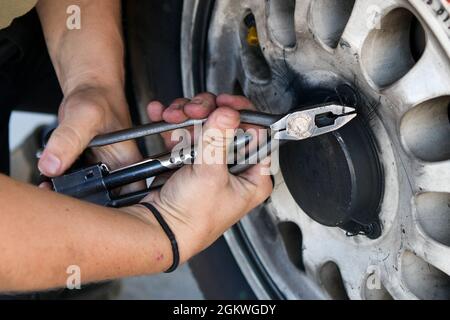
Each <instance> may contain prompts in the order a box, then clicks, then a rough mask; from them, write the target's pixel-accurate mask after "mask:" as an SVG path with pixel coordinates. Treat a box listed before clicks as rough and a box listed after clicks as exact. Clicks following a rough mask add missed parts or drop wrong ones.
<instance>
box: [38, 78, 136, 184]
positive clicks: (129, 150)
mask: <svg viewBox="0 0 450 320" xmlns="http://www.w3.org/2000/svg"><path fill="white" fill-rule="evenodd" d="M58 118H59V126H58V127H57V128H56V130H55V131H54V132H53V134H52V135H51V137H50V139H49V141H48V144H47V146H46V148H45V150H44V152H43V154H42V156H41V159H40V161H39V164H38V166H39V170H40V171H41V172H42V173H43V174H44V175H46V176H48V177H55V176H59V175H62V174H63V173H64V172H65V171H66V170H67V169H69V168H70V167H71V166H72V164H73V163H74V162H75V160H76V159H77V158H78V157H79V156H80V155H81V154H82V153H83V151H84V150H85V149H86V147H87V145H88V144H89V143H90V141H91V140H92V139H93V138H94V137H95V136H97V135H99V134H103V133H108V132H112V131H117V130H121V129H125V128H129V127H130V126H131V118H130V116H129V112H128V106H127V102H126V99H125V96H124V93H123V89H122V88H106V87H96V86H84V87H78V88H76V89H74V90H73V91H71V92H70V93H68V94H67V95H66V97H65V98H64V101H63V102H62V104H61V107H60V109H59V115H58ZM93 155H94V157H93V159H92V160H93V161H95V162H103V163H105V164H107V165H108V166H109V167H110V168H111V169H117V168H119V167H122V166H126V165H130V164H132V163H135V162H138V161H140V160H141V159H142V156H141V154H140V153H139V151H138V148H137V145H136V143H135V142H134V141H126V142H122V143H118V144H114V145H109V146H105V147H101V148H95V149H93Z"/></svg>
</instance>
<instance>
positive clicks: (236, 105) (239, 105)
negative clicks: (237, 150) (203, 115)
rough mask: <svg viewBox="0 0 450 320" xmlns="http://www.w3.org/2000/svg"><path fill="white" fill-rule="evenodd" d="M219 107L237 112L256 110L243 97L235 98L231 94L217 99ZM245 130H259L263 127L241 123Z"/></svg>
mask: <svg viewBox="0 0 450 320" xmlns="http://www.w3.org/2000/svg"><path fill="white" fill-rule="evenodd" d="M216 103H217V107H229V108H233V109H235V110H239V111H241V110H256V107H255V106H254V105H253V103H252V102H251V101H250V100H249V99H247V98H246V97H243V96H235V95H231V94H221V95H219V96H218V97H217V99H216ZM240 127H241V128H243V129H252V128H253V129H259V128H261V127H258V126H255V125H251V124H246V123H241V125H240Z"/></svg>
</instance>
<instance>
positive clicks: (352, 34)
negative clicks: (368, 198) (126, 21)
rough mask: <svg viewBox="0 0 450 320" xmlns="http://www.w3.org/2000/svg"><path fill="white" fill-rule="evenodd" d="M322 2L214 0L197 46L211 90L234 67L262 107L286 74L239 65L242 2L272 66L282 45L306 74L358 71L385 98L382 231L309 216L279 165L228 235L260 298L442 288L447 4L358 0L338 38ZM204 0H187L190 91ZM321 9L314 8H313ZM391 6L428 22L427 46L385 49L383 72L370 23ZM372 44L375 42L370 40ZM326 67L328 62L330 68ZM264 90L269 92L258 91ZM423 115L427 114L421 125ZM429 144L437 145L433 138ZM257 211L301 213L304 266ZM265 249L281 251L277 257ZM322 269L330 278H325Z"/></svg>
mask: <svg viewBox="0 0 450 320" xmlns="http://www.w3.org/2000/svg"><path fill="white" fill-rule="evenodd" d="M321 2H323V1H316V3H315V4H313V1H297V2H296V3H295V14H293V15H290V14H289V12H288V13H287V14H286V11H287V8H289V6H290V5H292V3H293V1H278V2H277V1H267V2H266V3H265V4H262V3H261V2H260V1H256V0H253V1H251V0H249V1H241V2H240V3H233V2H230V1H220V2H216V3H215V9H214V11H213V13H212V17H211V21H213V22H211V25H209V28H210V29H209V38H208V43H207V46H206V47H205V50H204V52H203V53H205V52H208V54H209V58H208V60H207V64H206V68H205V69H206V70H205V76H206V79H207V80H206V84H207V85H206V89H208V90H209V91H212V92H216V93H217V92H224V91H225V92H226V91H229V92H231V91H233V88H232V87H230V84H232V85H234V80H235V79H236V78H238V77H239V76H240V77H241V82H242V83H241V86H242V88H243V90H244V92H245V93H246V94H247V95H249V96H250V98H252V100H253V101H255V103H256V104H257V105H258V106H259V107H261V108H262V109H265V110H268V106H269V105H271V102H276V101H274V100H272V101H270V99H267V97H268V96H269V95H272V94H273V93H274V92H275V91H277V90H280V87H282V85H283V84H279V87H277V86H276V85H274V84H273V83H272V82H271V81H270V80H271V79H269V81H266V79H261V78H258V76H259V75H258V74H256V75H255V73H254V72H253V74H252V72H251V71H249V68H248V66H247V68H246V67H245V65H244V64H245V61H244V62H241V60H242V52H241V51H242V50H241V48H239V45H241V43H239V42H240V41H242V39H240V38H239V37H240V36H239V32H236V30H240V28H241V26H240V24H241V22H242V18H243V14H245V12H247V11H251V12H252V13H253V14H254V16H255V20H256V23H257V26H258V36H259V40H260V43H261V44H262V45H263V46H264V48H265V49H264V53H263V55H264V57H265V60H266V61H269V65H270V66H271V68H272V67H273V65H271V63H273V64H276V63H277V62H278V63H279V62H280V58H279V57H282V58H283V59H282V60H283V63H287V64H292V65H295V64H297V65H296V67H297V69H296V70H299V69H301V71H302V72H303V73H304V74H307V75H308V77H309V78H310V79H309V81H313V78H315V77H316V78H320V79H325V80H324V81H329V82H332V81H333V79H332V76H330V74H332V75H334V74H339V77H342V78H344V79H346V80H347V79H356V80H357V81H358V87H359V88H360V89H361V90H362V91H363V92H364V94H366V95H368V96H370V97H371V98H372V99H373V100H374V101H378V102H379V105H380V106H381V107H380V108H379V109H377V112H376V115H377V117H375V118H374V119H373V122H372V123H371V126H373V128H372V129H373V130H374V131H376V136H377V140H378V142H379V143H380V148H381V149H382V150H383V159H382V163H383V167H384V170H385V171H386V175H385V177H386V181H385V186H386V190H385V192H384V198H383V202H382V208H381V218H382V221H383V225H384V231H383V236H382V237H381V238H379V239H377V240H375V241H368V240H367V239H363V238H361V237H354V238H352V239H348V238H345V235H344V234H343V232H342V231H341V230H339V229H335V228H326V227H324V226H322V225H319V224H318V223H316V222H314V221H312V220H311V219H310V218H308V216H307V215H306V214H304V213H303V212H302V210H301V208H299V207H298V206H297V205H296V203H295V201H293V199H292V198H291V197H290V194H289V191H288V190H287V188H286V185H285V184H284V183H283V178H282V176H281V174H278V175H276V176H275V191H274V194H273V196H272V198H271V199H270V201H268V202H267V203H266V204H265V205H264V207H263V208H259V209H258V210H255V213H252V215H250V216H249V217H248V218H246V219H244V220H243V221H242V222H241V223H240V225H239V226H238V227H236V228H234V229H233V230H231V231H229V232H228V233H227V234H226V239H227V241H228V242H229V244H230V247H231V249H232V252H233V254H234V255H235V257H236V259H237V261H238V263H239V265H240V267H241V269H242V271H243V272H244V274H245V276H246V278H247V279H248V280H249V283H250V285H251V286H252V288H253V289H254V291H255V293H256V294H257V296H258V297H260V298H330V297H331V298H346V297H347V296H348V297H349V298H351V299H380V298H396V299H415V298H424V299H432V298H448V297H449V294H450V287H449V273H450V269H449V266H450V263H449V262H450V248H449V245H450V243H449V236H448V235H449V233H450V222H449V221H450V220H449V216H450V212H449V209H448V203H449V200H450V161H449V159H450V155H449V151H450V146H449V144H448V141H447V140H448V139H445V138H446V137H448V133H449V130H450V125H448V119H445V116H448V110H447V109H445V108H446V107H447V106H448V102H449V96H450V76H449V75H450V72H448V71H450V66H449V63H448V62H449V61H448V60H449V56H450V42H449V41H448V40H449V39H450V37H449V31H448V30H449V29H448V27H449V25H450V24H449V20H450V19H447V18H446V17H448V8H446V7H444V5H445V3H444V2H442V3H441V2H439V1H431V3H430V1H420V0H417V1H414V0H411V1H406V0H391V1H381V0H370V1H367V0H357V1H355V3H354V6H353V7H352V8H351V9H352V11H351V15H350V16H349V17H348V20H347V21H346V22H345V24H344V27H345V28H344V29H343V30H342V31H343V32H342V34H340V33H339V36H338V37H337V40H336V36H333V35H332V36H330V31H329V30H328V29H329V26H327V25H321V23H320V21H321V19H320V18H321V17H322V18H323V14H328V15H329V14H330V11H329V9H330V7H331V8H332V9H336V7H333V5H329V4H328V5H325V6H324V5H323V4H320V3H321ZM330 2H333V1H330ZM317 3H319V4H317ZM280 4H281V5H280ZM321 5H322V7H321ZM399 8H400V9H399ZM202 9H204V8H202V7H201V6H200V5H199V2H198V1H185V10H184V13H183V28H182V30H183V34H182V69H183V83H184V90H185V93H186V94H187V95H193V94H194V93H195V91H196V89H197V90H198V88H199V87H198V79H195V77H194V75H193V74H194V73H193V72H192V71H193V68H195V65H193V61H196V58H195V56H193V50H192V47H193V42H192V40H193V38H194V37H193V35H194V34H195V32H194V31H198V30H197V29H196V28H195V25H196V23H198V21H197V20H195V18H196V17H197V13H198V12H199V11H200V10H202ZM317 9H320V10H319V11H320V12H319V13H317ZM396 9H397V11H395V10H396ZM197 10H198V11H197ZM234 10H235V11H234ZM315 10H316V11H315ZM327 10H328V11H327ZM321 12H322V13H321ZM392 12H401V13H407V12H410V13H411V14H413V15H414V16H415V17H416V18H417V19H418V21H419V22H420V24H421V26H422V27H423V29H424V30H425V33H426V46H425V50H424V52H423V54H422V56H421V57H420V59H418V61H416V62H415V63H414V64H413V65H409V66H406V67H395V63H396V61H395V54H393V55H392V58H393V59H394V60H392V61H390V62H391V63H393V64H392V65H393V66H394V67H393V69H394V70H393V72H384V73H383V72H380V71H379V69H380V68H377V64H376V62H373V61H372V59H375V58H376V55H375V56H374V55H371V52H373V51H377V50H378V51H377V53H378V54H380V53H382V52H383V50H384V51H385V52H388V53H389V50H391V51H392V48H391V47H389V46H385V47H383V45H384V43H383V41H387V42H389V38H387V40H386V39H384V38H383V34H381V36H380V34H377V33H376V28H377V27H380V28H381V30H386V29H389V24H390V23H393V24H394V25H395V23H397V22H396V21H395V19H396V17H395V16H393V14H392ZM225 13H226V14H225ZM234 14H236V16H238V15H239V19H237V18H236V19H234V18H235V17H233V15H234ZM321 14H322V16H321ZM314 15H316V16H314ZM400 16H401V15H400ZM273 17H274V18H273ZM290 19H292V21H289V20H290ZM318 21H319V22H318ZM292 22H293V23H294V25H295V27H294V30H293V31H292V30H289V27H290V26H292ZM290 23H291V25H290ZM379 24H381V25H379ZM327 28H328V29H327ZM374 28H375V29H374ZM332 31H333V30H332ZM327 32H328V33H327ZM333 32H335V30H334V31H333ZM368 38H370V40H368ZM217 39H221V41H216V40H217ZM224 39H225V40H224ZM227 41H228V42H227ZM333 41H334V42H333ZM219 42H220V43H219ZM236 42H237V43H239V45H238V47H237V48H238V49H236V51H235V56H234V57H233V58H234V60H228V63H224V61H226V59H225V58H226V57H225V58H224V56H226V53H227V52H229V51H232V50H230V49H229V48H230V47H232V46H231V45H230V44H232V43H236ZM336 42H337V43H336ZM391 43H393V42H392V41H391ZM300 44H301V46H300ZM335 45H336V47H334V46H335ZM376 45H379V46H381V49H376ZM236 52H237V53H236ZM299 52H302V53H308V52H310V53H311V52H314V53H315V54H320V56H317V59H316V61H315V62H316V65H314V66H310V68H309V70H308V66H301V67H300V66H299V60H300V59H299ZM197 53H198V52H197ZM394 53H395V52H394ZM239 55H241V56H239ZM388 55H389V54H388ZM277 57H278V58H277ZM324 57H326V58H324ZM236 60H238V61H237V62H236ZM375 60H376V59H375ZM233 61H234V62H233ZM330 61H331V62H330ZM219 62H220V63H219ZM382 62H383V61H381V62H379V63H382ZM387 62H389V61H387ZM384 63H386V61H384ZM401 64H402V62H400V63H399V65H401ZM211 65H214V68H211ZM318 70H320V72H318ZM324 70H325V71H329V70H332V71H333V72H332V73H328V74H327V72H323V71H324ZM233 71H234V72H235V73H234V74H233ZM394 71H395V72H394ZM237 73H240V74H237ZM380 73H381V74H380ZM398 73H400V74H401V75H400V76H399V75H398ZM430 76H431V77H430ZM418 79H419V80H418ZM420 79H428V80H429V82H430V85H427V84H426V85H418V84H421V83H423V82H422V81H420ZM284 85H285V84H284ZM256 94H257V95H256ZM261 96H263V97H266V100H265V101H261V99H259V98H260V97H261ZM284 98H285V99H289V97H284ZM285 105H289V103H286V104H285ZM429 110H434V111H433V112H430V111H429ZM268 111H287V110H268ZM424 123H425V124H426V125H422V124H424ZM424 127H427V128H425V129H424ZM429 128H432V130H431V129H429ZM421 137H422V140H421ZM430 144H431V145H433V144H434V146H432V147H430V146H429V145H430ZM263 211H266V212H268V213H269V214H268V215H269V216H271V217H272V218H273V219H275V220H277V221H286V220H288V221H293V220H294V221H295V223H296V224H298V225H300V229H301V230H302V234H303V238H304V239H303V250H302V251H303V260H304V264H305V269H306V272H303V271H301V270H298V269H297V268H296V267H295V266H294V265H293V264H292V263H291V262H290V260H289V259H287V254H286V250H285V249H284V247H285V246H284V245H283V242H282V241H281V239H280V237H275V240H274V241H273V242H272V247H271V248H270V249H269V248H268V247H267V246H268V245H267V241H266V240H267V239H266V238H267V237H262V236H261V235H258V229H257V224H255V221H260V219H259V220H258V219H255V218H252V217H255V216H257V215H258V214H261V212H263ZM292 213H295V217H292ZM252 219H253V221H252ZM324 243H325V244H326V245H325V246H324V245H323V244H324ZM258 246H262V247H264V246H265V247H264V248H263V249H264V250H262V249H259V250H258V248H256V250H255V247H258ZM323 247H328V248H325V249H326V250H325V249H324V248H323ZM355 248H357V249H355ZM279 259H284V260H279ZM273 260H278V261H283V262H282V263H273ZM271 261H272V263H271ZM333 264H334V266H337V270H338V273H339V274H340V277H342V280H343V281H342V284H339V283H334V282H336V281H335V280H336V279H335V278H336V268H335V267H333ZM274 266H278V267H279V269H278V270H277V269H274V268H273V267H274ZM329 266H331V267H329ZM321 270H322V271H321ZM323 270H325V271H327V270H328V271H327V272H328V274H327V272H325V276H323V273H324V271H323ZM283 277H284V278H283ZM330 278H331V280H332V281H329V282H330V283H328V284H327V283H325V282H327V281H328V280H329V279H330ZM327 279H328V280H327ZM371 284H372V285H373V284H375V287H373V286H371ZM340 285H343V287H344V288H345V292H344V294H345V296H343V295H342V292H339V288H337V287H339V286H340ZM336 288H337V289H336ZM324 289H327V290H324ZM341 291H342V290H341Z"/></svg>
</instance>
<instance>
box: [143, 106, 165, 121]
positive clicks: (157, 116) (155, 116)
mask: <svg viewBox="0 0 450 320" xmlns="http://www.w3.org/2000/svg"><path fill="white" fill-rule="evenodd" d="M164 109H165V107H164V105H163V104H162V103H161V102H159V101H152V102H150V103H149V104H148V106H147V115H148V118H149V119H150V121H151V122H160V121H162V120H163V113H164Z"/></svg>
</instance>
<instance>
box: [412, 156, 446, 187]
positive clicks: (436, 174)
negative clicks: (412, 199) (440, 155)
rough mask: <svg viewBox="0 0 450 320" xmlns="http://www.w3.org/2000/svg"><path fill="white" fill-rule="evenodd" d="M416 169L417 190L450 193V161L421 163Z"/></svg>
mask: <svg viewBox="0 0 450 320" xmlns="http://www.w3.org/2000/svg"><path fill="white" fill-rule="evenodd" d="M415 171H416V178H415V185H416V186H417V190H415V191H416V192H444V193H450V161H441V162H436V163H426V164H421V165H420V166H419V167H417V168H416V170H415Z"/></svg>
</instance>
